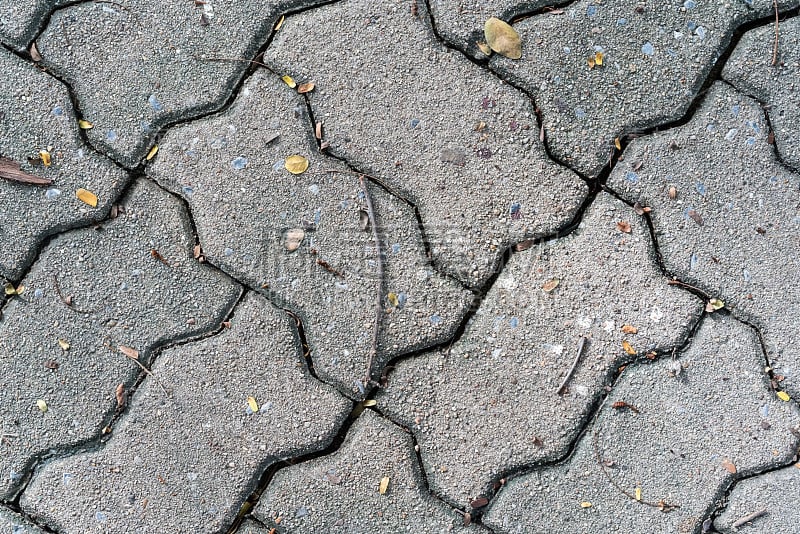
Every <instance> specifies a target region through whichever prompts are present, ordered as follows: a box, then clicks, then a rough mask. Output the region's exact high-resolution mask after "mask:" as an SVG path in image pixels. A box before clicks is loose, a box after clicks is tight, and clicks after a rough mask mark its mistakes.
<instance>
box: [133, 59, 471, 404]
mask: <svg viewBox="0 0 800 534" xmlns="http://www.w3.org/2000/svg"><path fill="white" fill-rule="evenodd" d="M294 154H299V155H303V156H304V157H307V158H308V159H309V161H310V164H309V169H308V170H307V171H306V172H305V173H303V174H301V175H292V174H291V173H289V172H288V171H287V170H286V169H285V167H284V163H285V159H286V158H287V157H288V156H290V155H294ZM239 166H242V168H238V169H237V168H236V167H239ZM209 171H210V172H209ZM329 171H340V172H329ZM148 173H149V174H150V175H152V176H153V177H155V179H156V180H158V182H159V183H161V184H162V185H164V186H165V187H167V188H169V189H170V190H172V191H175V192H176V193H178V194H180V195H182V196H183V197H184V198H185V199H186V200H187V202H188V203H189V205H190V207H191V208H192V213H193V215H194V218H195V221H196V223H197V227H198V232H199V235H200V243H201V245H202V246H203V251H204V254H205V255H206V257H207V258H208V260H209V261H210V262H211V263H213V264H214V265H216V266H218V267H220V268H221V269H223V270H224V271H226V272H228V273H230V274H231V275H233V276H235V277H237V278H239V279H243V280H246V281H247V282H248V283H249V284H251V285H252V286H255V287H257V288H259V289H261V290H263V291H264V292H266V293H268V294H269V295H270V296H271V297H272V298H274V299H276V301H277V302H279V303H281V305H282V306H285V307H286V308H288V309H291V310H292V311H293V312H295V313H296V314H297V315H299V316H300V317H302V318H303V319H305V321H304V324H305V326H306V329H307V331H306V334H307V336H308V341H309V345H310V347H311V352H312V357H313V359H314V366H315V368H316V369H317V371H318V372H319V373H320V376H322V377H323V378H325V379H326V380H331V381H333V382H335V383H336V384H337V385H338V386H339V387H340V388H341V389H343V390H346V391H350V392H351V393H352V394H353V395H356V396H362V397H363V391H362V389H363V385H361V384H360V382H363V379H364V377H365V375H366V369H367V363H368V359H369V353H370V351H371V347H372V343H373V337H374V335H373V330H374V327H375V322H376V321H379V323H380V324H379V330H378V339H377V341H378V344H377V348H378V349H379V355H378V357H377V359H376V360H375V361H374V362H373V368H374V369H375V370H376V371H378V374H380V373H379V371H380V369H381V368H382V367H383V366H384V365H385V363H386V362H387V361H388V360H389V359H390V358H391V357H393V356H396V355H398V354H401V353H404V352H408V351H410V350H413V349H416V348H421V347H424V346H430V345H434V344H436V343H440V342H444V341H446V340H447V339H449V338H450V336H452V334H453V332H454V330H455V328H456V327H457V326H458V324H459V322H460V320H461V318H462V317H463V315H464V313H465V312H466V308H467V307H468V306H469V304H470V303H471V300H472V294H471V293H470V292H468V291H466V290H465V289H463V288H462V287H461V286H460V285H458V284H457V283H456V282H455V281H453V280H450V279H448V278H446V277H444V276H441V275H439V274H437V273H435V272H434V271H433V269H432V268H431V265H430V264H429V262H428V260H427V258H426V256H425V250H424V245H423V242H422V236H421V235H420V233H419V230H418V228H417V221H416V219H415V218H414V213H413V210H412V209H411V208H410V207H409V206H407V205H406V204H404V203H402V202H400V201H398V200H397V199H396V198H394V197H392V196H391V195H388V194H387V193H386V192H384V191H383V190H382V189H381V188H379V187H375V186H374V185H370V184H369V183H368V182H367V183H366V185H365V187H366V188H367V189H366V192H367V193H368V194H369V198H370V200H371V203H372V208H373V216H374V217H375V220H376V225H377V227H378V228H379V230H380V233H381V237H382V238H381V253H382V254H381V256H382V257H378V255H377V254H376V253H375V238H374V235H373V232H372V230H371V225H366V226H369V227H366V226H365V221H368V220H369V213H368V212H369V207H368V206H367V198H366V196H365V190H364V189H363V187H362V185H361V183H360V181H359V177H358V176H356V175H354V174H353V173H351V172H348V170H347V168H346V167H345V166H344V165H341V164H340V163H338V162H337V161H336V160H332V159H331V158H328V157H326V156H324V155H321V154H319V153H318V152H317V149H316V147H315V146H314V143H313V131H312V130H311V129H310V128H309V121H308V117H307V114H306V110H305V106H304V105H303V100H302V97H300V96H299V95H297V94H296V92H295V91H293V90H291V89H290V88H289V87H287V86H286V84H285V83H284V82H282V81H281V80H280V78H279V77H278V76H275V75H273V74H270V73H268V72H267V71H265V70H261V71H259V72H258V73H256V74H255V75H253V77H252V78H250V79H249V80H248V81H247V83H246V84H245V86H244V88H243V90H242V93H241V94H240V96H239V98H238V99H237V100H236V102H234V104H233V105H232V106H231V107H230V108H229V109H228V110H226V111H225V112H224V113H222V114H220V115H215V116H213V117H210V118H207V119H203V120H200V121H196V122H192V123H189V124H188V125H186V126H182V127H179V128H176V129H174V130H172V131H171V132H170V133H169V134H167V135H166V136H165V138H164V140H163V142H162V149H161V151H160V154H159V155H158V156H157V159H156V160H155V161H154V163H153V165H152V166H151V167H150V168H149V169H148ZM292 231H294V232H297V233H298V234H297V235H298V236H302V241H301V242H300V244H299V247H298V248H297V249H295V250H290V248H287V237H288V236H289V235H290V234H289V233H290V232H292ZM381 267H382V268H383V271H384V273H383V274H384V275H385V276H384V278H383V280H382V279H381V277H380V276H379V275H380V269H381ZM390 294H393V295H394V297H393V298H391V299H390V298H389V295H390ZM378 306H380V310H378V309H377V307H378Z"/></svg>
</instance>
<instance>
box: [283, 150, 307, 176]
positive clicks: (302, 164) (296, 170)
mask: <svg viewBox="0 0 800 534" xmlns="http://www.w3.org/2000/svg"><path fill="white" fill-rule="evenodd" d="M283 166H284V167H286V170H287V171H289V172H290V173H292V174H303V173H304V172H306V170H308V159H306V158H305V157H303V156H299V155H297V154H295V155H292V156H289V157H288V158H286V161H285V162H284V164H283Z"/></svg>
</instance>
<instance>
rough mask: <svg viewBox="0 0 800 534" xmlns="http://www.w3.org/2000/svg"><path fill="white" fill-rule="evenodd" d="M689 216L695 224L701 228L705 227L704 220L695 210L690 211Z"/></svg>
mask: <svg viewBox="0 0 800 534" xmlns="http://www.w3.org/2000/svg"><path fill="white" fill-rule="evenodd" d="M688 215H689V217H691V218H692V220H693V221H694V222H696V223H697V224H699V225H700V226H703V218H702V217H701V216H700V214H699V213H697V212H696V211H695V210H689V212H688Z"/></svg>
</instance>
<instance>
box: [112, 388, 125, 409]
mask: <svg viewBox="0 0 800 534" xmlns="http://www.w3.org/2000/svg"><path fill="white" fill-rule="evenodd" d="M114 397H116V399H117V409H118V410H121V409H122V408H124V407H125V384H123V383H122V382H120V383H119V384H117V389H115V390H114Z"/></svg>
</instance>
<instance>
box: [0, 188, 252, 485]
mask: <svg viewBox="0 0 800 534" xmlns="http://www.w3.org/2000/svg"><path fill="white" fill-rule="evenodd" d="M121 206H123V207H124V211H125V214H124V215H121V216H119V217H118V218H117V219H115V220H113V221H112V222H110V223H108V224H107V225H104V226H103V227H102V228H101V229H94V228H87V229H84V230H76V231H73V232H68V233H66V234H63V235H61V236H59V237H57V238H56V239H54V240H53V242H51V243H50V245H49V246H48V247H47V248H45V249H44V251H43V252H42V254H41V255H40V257H39V259H38V261H37V262H36V264H35V265H34V266H33V268H32V269H31V271H30V272H29V273H28V275H27V276H26V277H25V278H24V279H23V280H22V284H23V285H24V286H25V290H24V292H23V293H22V294H21V295H18V296H15V297H14V298H12V299H11V300H10V301H9V302H8V303H7V304H6V306H5V308H4V309H3V319H2V321H1V322H0V376H2V377H3V388H2V389H0V420H1V421H2V426H3V434H4V440H3V454H2V455H1V456H0V473H2V478H0V496H2V498H4V499H8V498H11V497H12V496H13V495H14V493H15V492H17V491H18V490H19V489H20V485H21V484H22V483H23V482H24V479H25V476H26V473H28V472H29V470H30V467H31V466H32V465H33V464H34V463H35V462H37V461H38V459H39V458H40V457H42V456H48V455H52V454H59V453H63V451H66V450H69V449H70V448H72V447H74V446H76V445H79V444H81V443H84V442H87V441H89V440H93V439H96V438H99V437H100V435H101V434H100V433H101V429H102V428H103V427H104V426H106V424H107V422H108V420H109V417H110V416H111V414H113V412H114V410H115V407H116V402H115V390H116V388H117V385H118V384H120V383H123V384H125V385H126V387H129V386H130V385H131V384H132V383H133V382H134V380H135V378H136V376H137V375H139V373H140V368H139V366H138V365H137V364H136V362H134V361H133V360H132V359H131V358H129V357H126V355H125V354H123V353H122V352H120V350H119V349H118V347H120V346H123V347H130V348H132V349H135V350H137V351H138V353H139V363H141V364H142V365H148V363H149V359H150V356H151V354H152V351H153V349H154V348H156V347H157V346H160V345H165V344H169V343H173V342H176V341H179V340H185V339H191V338H192V337H196V336H198V335H201V334H204V333H206V332H209V331H212V330H215V329H217V328H219V326H220V322H221V321H223V320H224V318H225V316H226V314H227V313H228V310H230V308H231V307H232V306H233V303H234V302H235V300H236V299H237V298H238V296H239V293H240V288H239V286H238V284H236V283H234V282H233V281H232V280H230V279H229V278H228V277H226V276H225V275H223V274H221V273H219V272H218V271H213V270H211V269H209V268H208V267H207V266H203V265H201V264H200V263H198V262H197V261H196V260H195V259H194V258H193V257H192V244H193V243H192V242H191V232H190V230H189V228H188V226H189V222H188V220H187V219H186V214H185V212H184V211H183V209H182V205H181V204H180V203H179V202H178V201H177V200H176V199H175V198H173V197H171V196H170V195H169V194H167V193H166V192H164V191H162V190H160V189H158V188H157V187H156V186H155V185H153V184H152V183H150V182H146V181H140V182H138V183H136V184H135V185H134V186H133V188H132V189H131V190H130V191H129V192H128V194H127V196H126V197H124V198H123V199H121ZM152 250H157V251H158V253H159V254H161V255H162V257H163V258H164V259H165V261H167V262H169V265H166V264H164V263H163V262H161V261H159V260H158V259H156V258H154V257H152V256H151V251H152ZM62 297H63V299H64V300H69V301H70V302H71V305H70V306H68V305H67V304H66V303H65V302H64V301H63V300H62ZM7 434H10V436H7V437H6V435H7Z"/></svg>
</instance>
